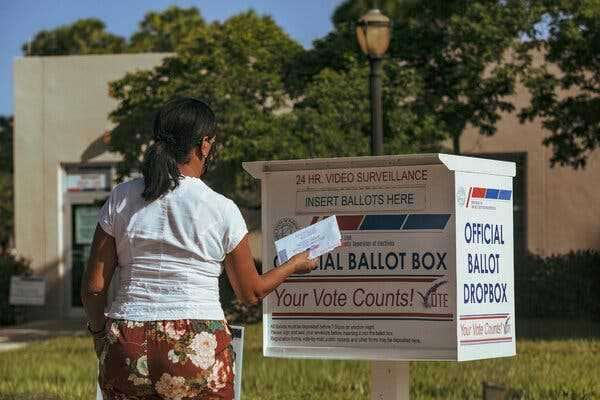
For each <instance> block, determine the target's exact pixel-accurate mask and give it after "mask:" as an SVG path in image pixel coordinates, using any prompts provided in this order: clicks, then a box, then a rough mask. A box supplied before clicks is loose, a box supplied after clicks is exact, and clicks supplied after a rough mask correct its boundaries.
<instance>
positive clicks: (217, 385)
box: [96, 319, 234, 400]
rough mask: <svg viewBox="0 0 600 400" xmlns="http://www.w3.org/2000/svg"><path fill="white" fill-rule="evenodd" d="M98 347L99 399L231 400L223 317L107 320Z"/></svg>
mask: <svg viewBox="0 0 600 400" xmlns="http://www.w3.org/2000/svg"><path fill="white" fill-rule="evenodd" d="M108 322H109V325H110V329H109V330H108V332H107V334H106V337H105V339H103V340H102V341H101V342H100V343H99V344H98V345H97V346H96V349H97V350H96V351H97V355H98V359H99V360H100V371H99V376H98V383H99V385H100V390H101V391H102V395H103V397H104V400H115V399H118V400H141V399H144V400H146V399H168V400H193V399H233V371H234V368H233V366H234V353H233V347H232V346H231V332H230V330H229V326H228V325H227V322H226V321H216V320H189V319H185V320H175V321H139V322H138V321H128V320H121V319H113V320H109V321H108Z"/></svg>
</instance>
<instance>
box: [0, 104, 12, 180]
mask: <svg viewBox="0 0 600 400" xmlns="http://www.w3.org/2000/svg"><path fill="white" fill-rule="evenodd" d="M13 127H14V117H13V116H12V115H10V116H8V117H6V116H3V115H0V172H3V173H8V174H12V172H13Z"/></svg>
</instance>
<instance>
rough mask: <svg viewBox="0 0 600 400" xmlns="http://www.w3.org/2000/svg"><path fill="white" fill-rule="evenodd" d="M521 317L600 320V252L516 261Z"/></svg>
mask: <svg viewBox="0 0 600 400" xmlns="http://www.w3.org/2000/svg"><path fill="white" fill-rule="evenodd" d="M515 296H516V299H515V301H516V314H517V316H519V318H564V319H596V320H598V319H600V251H597V250H584V251H577V252H570V253H568V254H563V255H553V256H550V257H540V256H536V255H531V254H530V255H527V256H525V257H523V258H522V259H520V260H515Z"/></svg>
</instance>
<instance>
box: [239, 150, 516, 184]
mask: <svg viewBox="0 0 600 400" xmlns="http://www.w3.org/2000/svg"><path fill="white" fill-rule="evenodd" d="M434 164H444V165H445V166H446V167H447V168H448V169H449V170H450V171H461V172H474V173H479V174H491V175H501V176H515V173H516V166H515V163H514V162H509V161H498V160H491V159H487V158H481V157H467V156H456V155H452V154H443V153H427V154H402V155H386V156H363V157H334V158H312V159H298V160H270V161H251V162H244V163H242V166H243V167H244V169H245V170H246V171H247V172H248V173H249V174H250V175H252V176H253V177H254V178H257V179H262V178H263V177H264V174H265V173H267V172H279V171H301V170H315V169H336V168H349V167H352V168H368V167H385V166H411V165H434Z"/></svg>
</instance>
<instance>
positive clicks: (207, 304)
mask: <svg viewBox="0 0 600 400" xmlns="http://www.w3.org/2000/svg"><path fill="white" fill-rule="evenodd" d="M215 125H216V123H215V116H214V114H213V112H212V111H211V109H210V107H209V106H208V105H207V104H206V103H204V102H202V101H200V100H197V99H194V98H191V97H177V98H174V99H172V100H170V101H168V102H167V103H166V104H164V106H163V107H162V108H161V109H160V110H159V112H158V113H157V115H156V117H155V120H154V143H153V144H152V145H151V146H150V147H149V148H148V149H147V151H146V154H145V159H144V162H143V165H142V173H143V179H142V178H137V179H133V180H131V181H128V182H124V183H121V184H119V185H117V186H116V187H115V188H114V189H113V190H112V192H111V193H110V196H109V198H108V199H107V201H106V202H105V204H104V206H103V207H102V209H101V210H100V212H99V215H98V226H97V227H96V232H95V234H94V239H93V243H92V250H91V253H90V259H89V261H88V266H87V268H86V271H85V274H84V277H83V284H82V291H81V298H82V301H83V305H84V307H85V311H86V314H87V316H88V318H89V322H88V329H89V330H90V332H91V333H92V335H93V336H94V347H95V350H96V354H97V355H98V357H99V360H100V374H99V378H98V379H99V384H100V387H101V390H102V392H103V395H104V399H105V400H111V399H177V400H184V399H216V398H218V399H222V398H224V399H231V398H233V351H232V347H231V334H230V331H229V328H228V325H227V322H226V320H225V316H224V314H223V310H222V308H221V304H220V302H219V286H218V278H219V275H220V274H221V272H222V269H223V267H222V262H224V264H225V271H226V272H227V276H228V278H229V281H230V283H231V286H232V288H233V289H234V292H235V294H236V296H237V298H238V299H239V300H240V301H242V302H244V303H249V304H256V303H257V302H259V301H260V299H262V298H263V297H264V296H266V295H267V294H268V293H269V292H271V291H272V290H274V289H275V288H276V287H277V286H279V285H280V284H281V283H282V282H283V281H284V280H285V279H286V278H287V277H288V276H289V275H290V274H293V273H307V272H310V271H311V270H313V269H314V268H315V267H316V264H317V262H316V260H314V259H312V260H311V259H309V258H308V251H306V252H304V253H302V254H299V255H297V256H295V257H294V258H292V259H291V260H289V261H288V262H286V263H284V264H282V265H281V266H280V267H278V268H275V269H272V270H271V271H269V272H267V273H265V274H263V275H258V274H257V272H256V268H255V265H254V261H253V259H252V255H251V252H250V248H249V244H248V237H247V233H248V230H247V227H246V224H245V221H244V219H243V217H242V215H241V213H240V211H239V208H238V207H237V206H236V204H235V203H234V202H233V201H231V200H230V199H228V198H226V197H224V196H222V195H220V194H218V193H216V192H214V191H213V190H211V189H210V188H209V187H208V186H207V185H206V184H205V183H204V182H203V181H202V179H201V177H202V176H203V175H204V174H205V172H206V170H207V168H208V165H209V162H210V160H211V159H212V155H213V153H214V148H215V139H216V137H217V136H216V133H215V132H216V127H215ZM117 265H118V266H119V269H118V271H119V281H120V284H119V288H118V291H117V294H116V296H115V299H114V301H113V302H112V304H111V306H110V309H109V310H108V312H106V313H105V305H106V296H107V290H108V287H109V284H110V281H111V278H112V276H113V273H114V271H115V268H116V267H117Z"/></svg>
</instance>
